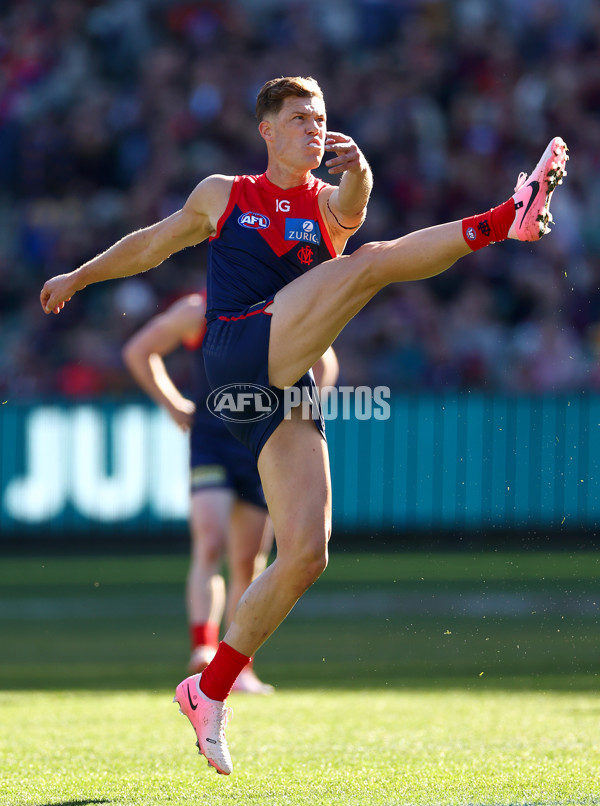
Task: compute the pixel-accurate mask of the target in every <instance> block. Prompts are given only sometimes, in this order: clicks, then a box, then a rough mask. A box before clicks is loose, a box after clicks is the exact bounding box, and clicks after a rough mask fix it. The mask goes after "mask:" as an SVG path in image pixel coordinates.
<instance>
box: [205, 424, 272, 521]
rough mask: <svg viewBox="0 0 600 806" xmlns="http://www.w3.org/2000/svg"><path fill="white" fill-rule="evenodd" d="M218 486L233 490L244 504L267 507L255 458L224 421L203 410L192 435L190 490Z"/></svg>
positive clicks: (215, 487)
mask: <svg viewBox="0 0 600 806" xmlns="http://www.w3.org/2000/svg"><path fill="white" fill-rule="evenodd" d="M209 418H210V419H209ZM217 488H222V489H227V490H232V491H233V492H234V493H235V494H236V495H237V497H238V498H240V499H241V500H242V501H244V502H245V503H248V504H255V505H256V506H257V507H262V508H263V509H266V508H267V503H266V501H265V496H264V493H263V489H262V486H261V483H260V476H259V475H258V470H257V468H256V461H255V459H254V457H253V456H252V454H251V453H250V451H249V450H248V449H247V448H245V447H244V446H243V445H242V444H241V443H240V442H238V440H237V439H234V438H233V437H232V436H231V434H230V433H229V431H228V430H227V428H225V427H224V425H223V424H222V422H221V421H219V420H217V419H216V418H214V417H213V415H212V414H210V413H209V412H203V413H201V414H200V416H199V417H197V418H196V419H195V421H194V424H193V426H192V431H191V435H190V489H191V492H192V493H195V492H199V491H200V490H207V489H217Z"/></svg>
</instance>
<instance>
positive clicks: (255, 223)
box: [238, 213, 271, 229]
mask: <svg viewBox="0 0 600 806" xmlns="http://www.w3.org/2000/svg"><path fill="white" fill-rule="evenodd" d="M270 223H271V222H270V221H269V219H268V218H267V217H266V215H263V214H262V213H242V215H241V216H240V217H239V218H238V224H241V225H242V227H246V229H267V227H268V226H269V225H270Z"/></svg>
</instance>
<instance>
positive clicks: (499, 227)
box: [462, 197, 515, 252]
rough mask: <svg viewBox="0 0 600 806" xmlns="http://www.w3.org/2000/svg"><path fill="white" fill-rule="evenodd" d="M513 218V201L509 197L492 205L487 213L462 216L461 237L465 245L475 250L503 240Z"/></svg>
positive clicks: (506, 235)
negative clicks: (496, 205) (499, 203)
mask: <svg viewBox="0 0 600 806" xmlns="http://www.w3.org/2000/svg"><path fill="white" fill-rule="evenodd" d="M514 220H515V201H514V199H513V198H512V197H511V198H510V199H508V200H507V201H505V202H504V204H501V205H499V206H498V207H492V209H491V210H488V211H487V213H481V214H480V215H474V216H470V217H469V218H463V220H462V232H463V238H464V239H465V242H466V244H467V246H468V247H469V248H470V249H471V250H472V251H473V252H475V251H477V249H483V247H484V246H489V245H490V244H491V243H497V242H498V241H505V240H506V238H507V237H508V230H509V229H510V225H511V224H512V222H513V221H514Z"/></svg>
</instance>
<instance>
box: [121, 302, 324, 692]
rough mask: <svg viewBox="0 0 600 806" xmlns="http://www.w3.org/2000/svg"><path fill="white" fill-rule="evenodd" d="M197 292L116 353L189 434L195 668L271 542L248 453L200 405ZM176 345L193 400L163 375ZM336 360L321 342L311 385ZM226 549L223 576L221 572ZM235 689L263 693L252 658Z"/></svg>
mask: <svg viewBox="0 0 600 806" xmlns="http://www.w3.org/2000/svg"><path fill="white" fill-rule="evenodd" d="M205 311H206V299H205V296H204V294H201V293H195V294H189V295H187V296H185V297H182V298H181V299H179V300H177V301H176V302H175V303H173V304H172V305H171V306H170V307H169V308H167V309H166V310H165V311H164V312H162V313H160V314H158V315H157V316H155V317H153V318H152V319H151V320H150V321H149V322H148V323H147V324H146V325H145V326H144V327H143V328H141V329H140V330H139V331H138V332H137V333H136V334H135V335H134V336H132V337H131V338H130V339H129V341H127V343H126V344H125V345H124V347H123V359H124V361H125V363H126V365H127V367H128V369H129V370H130V372H131V374H132V375H133V377H134V378H135V380H136V381H137V383H138V384H139V385H140V386H141V388H142V389H143V390H144V391H145V392H146V393H147V394H148V395H149V396H150V397H151V398H152V400H154V402H155V403H157V404H158V405H159V406H161V407H162V408H164V409H165V410H166V411H167V413H168V414H169V416H170V417H171V419H172V420H173V421H174V422H175V424H176V425H177V426H178V427H179V428H180V429H181V430H182V431H184V432H186V433H189V434H190V515H189V523H190V532H191V537H192V541H191V558H190V567H189V571H188V575H187V582H186V610H187V617H188V624H189V632H190V644H191V657H190V662H189V670H190V671H191V672H192V673H197V672H201V671H202V670H203V669H204V668H205V667H206V666H207V665H208V663H209V662H210V661H211V660H212V658H213V656H214V654H215V652H216V649H217V646H218V643H219V629H220V624H221V622H222V620H223V617H224V621H225V625H226V626H228V625H229V624H230V623H231V620H232V618H233V614H234V611H235V608H236V606H237V603H238V601H239V599H240V596H241V595H242V594H243V592H244V591H245V590H246V588H247V587H248V585H249V584H250V583H251V582H252V580H253V579H254V578H255V577H256V576H257V575H258V574H260V573H261V571H263V570H264V568H265V567H266V565H267V561H268V557H269V552H270V550H271V546H272V543H273V527H272V524H271V520H270V518H269V517H268V513H267V506H266V502H265V498H264V494H263V491H262V487H261V483H260V478H259V475H258V470H257V467H256V462H255V460H254V457H253V456H252V454H251V453H250V451H248V450H247V449H246V448H245V447H244V446H243V445H242V444H241V443H240V442H239V441H238V440H236V439H235V438H234V437H233V436H232V435H231V434H230V433H229V431H228V430H227V428H226V427H225V424H224V422H223V421H222V420H220V419H219V418H217V417H215V416H214V415H213V414H211V412H210V411H209V410H208V408H207V406H206V398H207V396H208V394H209V392H210V387H209V385H208V381H207V379H206V373H205V371H204V362H203V359H202V350H201V346H202V339H203V338H204V332H205ZM181 346H184V347H186V348H187V349H189V350H191V351H193V353H192V358H193V361H192V364H193V372H192V393H193V400H190V399H189V398H187V397H185V396H184V395H183V394H182V392H181V391H180V389H179V388H178V387H177V386H176V385H175V383H174V381H173V379H172V378H171V376H170V374H169V372H168V370H167V367H166V366H165V362H164V360H163V358H164V356H167V355H169V354H170V353H172V352H174V351H175V350H176V349H178V348H180V347H181ZM337 375H338V364H337V359H336V356H335V353H334V351H333V350H332V349H330V350H328V351H327V353H326V354H325V356H323V358H322V359H321V361H320V362H318V364H317V366H316V367H315V377H316V381H317V383H318V385H319V386H333V384H335V382H336V380H337ZM225 556H226V557H227V567H228V583H227V587H226V586H225V580H224V578H223V575H222V573H221V569H222V565H223V560H224V558H225ZM234 690H235V691H238V692H245V693H249V694H270V693H272V692H273V686H271V685H268V684H267V683H263V682H262V681H261V680H259V678H258V677H257V675H256V673H255V672H254V669H253V668H252V664H249V665H248V666H247V667H246V668H245V669H244V670H243V671H242V673H241V674H240V675H239V677H238V678H237V680H236V684H235V688H234Z"/></svg>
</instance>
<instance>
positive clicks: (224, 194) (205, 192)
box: [186, 174, 234, 228]
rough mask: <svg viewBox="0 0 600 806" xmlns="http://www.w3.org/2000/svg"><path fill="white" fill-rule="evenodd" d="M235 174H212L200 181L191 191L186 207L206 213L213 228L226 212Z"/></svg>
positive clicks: (202, 213)
mask: <svg viewBox="0 0 600 806" xmlns="http://www.w3.org/2000/svg"><path fill="white" fill-rule="evenodd" d="M233 181H234V177H233V176H225V175H224V174H212V175H211V176H207V177H206V179H203V180H202V181H201V182H199V183H198V184H197V185H196V187H195V188H194V190H193V191H192V192H191V194H190V196H189V198H188V200H187V202H186V207H189V208H191V209H192V210H194V212H196V213H199V214H201V215H205V216H207V217H208V218H209V220H210V222H211V224H212V226H213V228H216V224H217V222H218V220H219V218H221V216H222V215H223V213H224V212H225V209H226V207H227V203H228V201H229V195H230V193H231V188H232V187H233Z"/></svg>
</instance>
